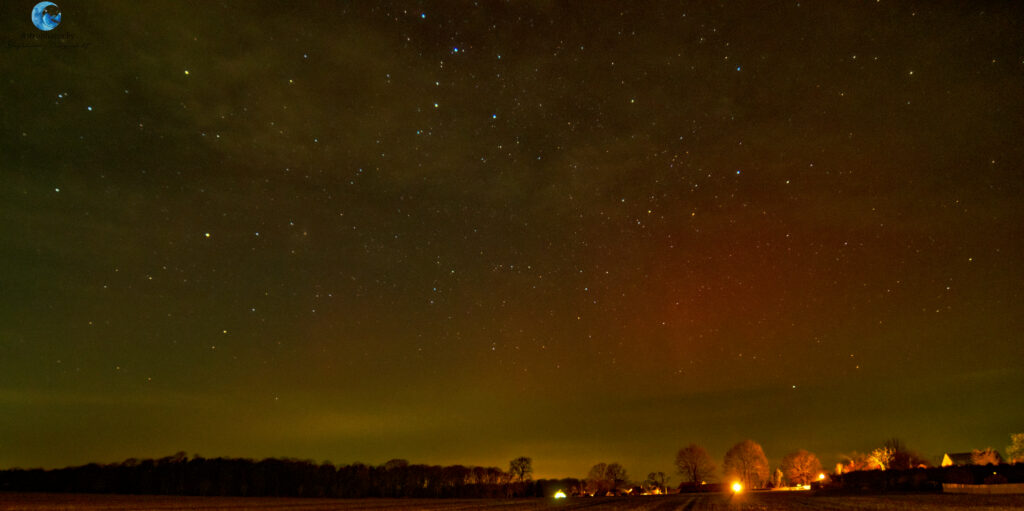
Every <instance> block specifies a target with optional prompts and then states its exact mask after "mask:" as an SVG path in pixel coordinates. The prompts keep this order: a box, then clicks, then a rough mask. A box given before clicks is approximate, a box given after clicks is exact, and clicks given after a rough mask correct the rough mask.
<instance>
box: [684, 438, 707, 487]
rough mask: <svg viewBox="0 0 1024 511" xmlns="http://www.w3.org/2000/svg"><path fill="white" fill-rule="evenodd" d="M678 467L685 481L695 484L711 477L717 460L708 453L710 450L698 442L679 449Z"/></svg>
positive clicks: (697, 484)
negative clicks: (713, 459)
mask: <svg viewBox="0 0 1024 511" xmlns="http://www.w3.org/2000/svg"><path fill="white" fill-rule="evenodd" d="M676 468H677V469H678V470H679V474H680V475H682V476H683V482H684V483H685V482H689V483H693V484H694V485H695V486H699V485H700V483H702V482H705V481H707V480H708V479H711V478H712V476H714V474H715V462H714V461H712V459H711V456H709V455H708V451H706V450H704V448H703V447H701V446H699V445H697V444H690V445H688V446H686V447H683V448H682V449H679V452H677V453H676Z"/></svg>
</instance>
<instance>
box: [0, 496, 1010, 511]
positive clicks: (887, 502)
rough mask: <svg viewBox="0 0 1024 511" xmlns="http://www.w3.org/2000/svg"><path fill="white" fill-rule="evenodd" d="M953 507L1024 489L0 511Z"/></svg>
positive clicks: (45, 501)
mask: <svg viewBox="0 0 1024 511" xmlns="http://www.w3.org/2000/svg"><path fill="white" fill-rule="evenodd" d="M584 508H585V509H596V510H620V509H621V510H657V511H662V510H665V511H667V510H759V511H788V510H804V509H823V510H900V509H920V510H925V511H929V510H956V509H972V510H973V509H987V510H1001V509H1024V495H992V496H983V495H943V494H903V495H893V494H887V495H820V494H817V495H816V494H813V493H810V492H792V493H779V492H776V493H769V492H764V493H749V494H742V495H739V496H732V495H729V494H683V495H668V496H649V497H615V498H577V499H567V500H564V501H554V500H550V499H515V500H495V499H472V500H470V499H466V500H461V499H460V500H456V499H351V500H336V499H274V498H248V499H247V498H239V497H163V496H134V495H83V494H55V493H0V510H5V511H6V510H33V511H37V510H47V511H57V510H72V509H73V510H78V511H100V510H104V511H105V510H159V511H167V510H184V509H190V510H192V509H198V510H226V509H231V510H238V511H244V510H303V511H313V510H335V509H337V510H345V511H351V510H381V509H387V510H400V509H428V510H445V511H447V510H472V509H491V510H495V509H501V510H510V511H518V510H532V509H584Z"/></svg>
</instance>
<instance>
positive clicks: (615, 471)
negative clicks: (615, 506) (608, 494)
mask: <svg viewBox="0 0 1024 511" xmlns="http://www.w3.org/2000/svg"><path fill="white" fill-rule="evenodd" d="M605 478H606V479H608V480H609V481H611V483H612V490H618V489H621V488H622V487H623V486H625V485H626V483H627V482H629V476H627V475H626V469H625V468H623V467H622V465H619V464H618V463H609V464H608V468H607V469H605Z"/></svg>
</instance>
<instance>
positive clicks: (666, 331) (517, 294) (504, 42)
mask: <svg viewBox="0 0 1024 511" xmlns="http://www.w3.org/2000/svg"><path fill="white" fill-rule="evenodd" d="M34 3H35V2H34V1H32V0H30V1H12V2H4V5H3V7H2V9H3V10H2V12H0V16H2V17H0V34H2V37H3V38H4V41H3V47H2V48H0V467H2V468H8V467H13V466H23V467H29V466H33V467H34V466H43V467H57V466H66V465H69V464H82V463H87V462H90V461H98V462H112V461H119V460H123V459H125V458H128V457H161V456H166V455H169V454H172V453H174V452H176V451H187V452H188V453H189V454H190V455H191V454H193V453H198V454H201V455H203V456H206V457H214V456H239V457H254V458H262V457H268V456H287V457H295V458H302V459H307V458H309V459H314V460H316V461H321V460H330V461H332V462H334V463H338V464H342V463H352V462H356V461H361V462H364V463H370V464H381V463H383V462H385V461H386V460H388V459H391V458H406V459H409V460H410V462H412V463H428V464H455V463H461V464H466V465H494V466H500V467H504V468H507V466H508V461H509V460H510V459H512V458H514V457H517V456H520V455H525V456H530V457H532V458H533V464H534V469H535V476H538V477H554V476H559V477H561V476H574V477H582V476H584V475H585V474H586V471H587V469H588V468H589V467H590V466H591V465H593V464H594V463H597V462H601V461H604V462H612V461H618V462H620V463H622V464H623V465H624V466H625V467H626V469H627V470H628V471H629V474H630V475H631V476H632V477H633V478H636V479H642V478H643V477H644V476H645V475H646V474H647V472H650V471H656V470H661V471H664V472H666V473H674V470H675V469H674V467H673V465H672V462H673V459H674V455H675V452H676V450H678V449H679V448H680V447H683V446H685V445H687V444H689V443H691V442H694V443H698V444H700V445H703V446H705V447H706V448H707V449H708V451H709V452H710V453H711V455H712V456H713V457H714V458H715V459H716V460H719V461H720V460H721V456H722V455H723V454H724V452H725V451H726V450H727V449H728V447H729V446H731V445H732V444H734V443H736V442H738V441H740V440H743V439H746V438H752V439H754V440H756V441H757V442H759V443H761V444H762V445H763V446H764V449H765V451H766V453H767V454H768V457H769V459H771V460H773V464H774V463H778V461H779V460H780V459H781V458H782V457H783V456H784V455H785V454H787V453H789V452H792V451H794V450H796V449H798V448H805V449H808V450H810V451H813V452H815V453H817V454H818V456H819V457H820V458H821V459H822V462H823V463H824V464H825V466H826V467H830V466H831V465H832V464H833V463H835V462H836V461H838V459H839V457H840V456H841V455H842V454H844V453H849V452H852V451H855V450H856V451H869V450H871V449H872V448H875V447H878V446H880V445H881V443H882V442H883V441H884V440H885V439H886V438H890V437H899V438H901V439H902V440H903V441H904V442H905V443H906V444H907V445H908V446H909V447H910V448H911V449H915V450H917V451H919V452H920V453H921V454H923V455H925V456H926V457H929V458H930V459H931V460H932V462H933V463H934V462H938V459H939V458H940V457H941V456H942V454H943V453H944V452H959V451H965V450H970V449H972V448H983V447H986V446H992V447H995V448H997V449H999V450H1003V449H1004V448H1005V446H1006V445H1008V444H1009V441H1010V438H1009V435H1010V434H1011V433H1014V432H1020V431H1022V430H1024V407H1022V406H1021V405H1022V400H1021V397H1020V396H1021V394H1020V392H1021V389H1024V369H1022V367H1024V365H1022V363H1024V333H1022V332H1024V268H1022V265H1021V263H1022V262H1024V199H1022V197H1024V149H1022V147H1024V8H1022V7H1021V6H1020V5H1016V4H1015V3H1013V2H992V3H982V2H950V3H942V5H940V3H939V2H920V3H908V2H891V1H888V0H882V1H881V2H875V1H870V2H792V1H791V2H788V3H775V4H770V5H766V3H764V2H726V3H724V4H718V3H710V2H699V3H693V4H687V3H684V2H664V3H661V2H640V3H639V4H637V3H634V2H618V3H615V2H590V1H586V2H549V1H537V2H525V1H524V2H519V1H516V2H498V1H486V2H485V1H481V2H479V3H470V2H460V3H433V2H396V3H388V4H377V3H374V2H369V1H366V2H351V3H346V2H340V1H339V2H329V3H322V4H320V3H315V2H288V3H282V4H271V3H269V2H267V3H261V2H249V3H247V2H217V3H215V2H206V1H196V2H192V3H185V2H121V3H115V2H83V1H69V0H65V1H63V2H58V3H59V5H60V8H61V11H62V16H63V17H62V23H61V25H60V26H59V27H58V28H57V29H55V30H54V31H52V32H49V33H43V32H40V31H38V30H36V29H35V28H34V27H33V26H32V24H31V20H30V12H31V10H32V6H33V5H34ZM40 34H43V35H42V36H41V35H40ZM674 480H675V481H678V480H679V479H678V476H675V478H674Z"/></svg>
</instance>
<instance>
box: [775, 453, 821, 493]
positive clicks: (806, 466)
mask: <svg viewBox="0 0 1024 511" xmlns="http://www.w3.org/2000/svg"><path fill="white" fill-rule="evenodd" d="M782 472H783V473H785V474H786V479H788V480H789V483H790V484H793V485H796V486H803V485H805V484H811V481H814V480H816V479H817V477H818V474H819V473H821V462H820V461H818V457H817V456H815V455H814V454H813V453H810V452H807V451H805V450H803V449H800V450H799V451H796V452H793V453H789V454H787V455H786V457H785V458H782Z"/></svg>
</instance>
